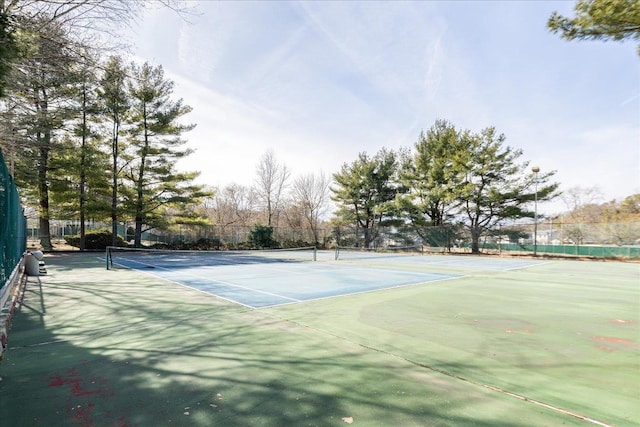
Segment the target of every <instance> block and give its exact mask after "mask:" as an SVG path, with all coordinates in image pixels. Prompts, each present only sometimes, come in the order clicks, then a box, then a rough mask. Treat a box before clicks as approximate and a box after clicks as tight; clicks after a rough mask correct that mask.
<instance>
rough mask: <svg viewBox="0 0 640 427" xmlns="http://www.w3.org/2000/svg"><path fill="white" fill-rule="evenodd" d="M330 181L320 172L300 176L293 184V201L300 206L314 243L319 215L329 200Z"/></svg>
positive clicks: (316, 237) (316, 240) (316, 238)
mask: <svg viewBox="0 0 640 427" xmlns="http://www.w3.org/2000/svg"><path fill="white" fill-rule="evenodd" d="M330 183H331V180H330V179H329V178H327V177H326V176H325V174H324V173H323V172H320V173H319V174H318V175H316V174H313V173H310V174H307V175H303V176H300V177H298V178H297V179H296V180H295V182H294V184H293V199H294V202H295V203H296V204H297V205H298V206H299V207H300V208H301V211H302V215H303V216H304V218H305V219H306V220H307V222H308V224H309V227H310V228H311V232H312V233H313V238H314V240H315V242H316V243H318V241H319V239H318V228H319V224H320V217H321V216H322V215H323V214H324V213H325V210H326V208H327V203H328V201H329V185H330Z"/></svg>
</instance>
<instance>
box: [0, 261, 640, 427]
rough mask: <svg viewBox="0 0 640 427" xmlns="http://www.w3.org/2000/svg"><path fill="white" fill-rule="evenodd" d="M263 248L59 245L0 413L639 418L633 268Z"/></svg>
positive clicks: (312, 418) (149, 419) (17, 334)
mask: <svg viewBox="0 0 640 427" xmlns="http://www.w3.org/2000/svg"><path fill="white" fill-rule="evenodd" d="M354 255H355V254H354ZM254 256H255V255H251V256H250V257H248V258H245V259H244V260H243V261H231V259H227V258H225V259H224V260H223V261H221V260H219V261H218V262H214V261H208V262H205V261H203V260H202V259H200V260H199V261H195V259H194V260H193V262H188V261H187V259H185V258H182V259H181V258H179V257H177V258H173V259H172V260H170V259H167V260H165V261H162V262H160V261H159V259H158V261H153V263H157V264H154V265H153V266H151V262H146V261H144V262H142V263H141V262H140V261H141V260H140V259H138V260H137V262H138V264H136V268H126V269H117V268H116V269H113V270H109V271H107V270H106V269H105V259H104V256H101V255H99V254H93V255H92V254H57V255H52V256H48V257H47V271H48V274H47V275H46V276H42V277H36V278H30V279H29V281H28V283H27V286H26V292H25V296H24V302H23V304H22V306H21V307H20V310H19V312H18V313H17V315H16V317H15V319H14V324H13V329H12V331H11V335H10V341H9V347H8V351H7V352H6V353H5V359H4V360H3V361H2V363H0V377H1V378H2V381H0V393H2V399H0V419H1V420H2V422H3V423H4V422H5V420H6V421H7V422H8V424H7V425H47V426H50V425H51V426H56V425H59V426H66V425H79V426H114V425H117V426H124V425H139V426H146V425H149V426H151V425H180V426H217V425H220V426H283V425H323V426H342V425H348V424H353V425H364V426H386V425H401V426H412V425H413V426H424V425H436V426H467V425H469V426H471V425H473V426H505V427H506V426H530V425H543V426H555V425H576V426H583V425H599V426H613V425H616V426H622V425H630V426H631V425H639V424H640V409H639V408H640V388H639V384H640V343H639V341H640V338H639V337H640V328H639V323H640V314H639V313H640V310H639V309H640V265H639V264H632V263H621V262H591V261H566V260H562V261H544V262H541V261H540V260H539V259H518V258H494V257H472V256H459V257H452V256H445V255H422V256H420V255H418V256H411V255H407V256H404V255H403V256H391V255H382V256H369V257H366V259H365V258H359V259H348V257H347V256H345V257H344V258H342V259H339V260H337V261H336V260H335V257H334V254H333V253H331V252H318V253H317V260H318V261H316V262H314V261H312V258H308V257H306V255H305V258H304V260H298V259H287V260H281V259H271V260H266V259H265V257H262V256H261V257H259V258H251V257H254ZM167 258H170V257H169V256H167ZM154 259H155V258H154ZM114 262H115V260H114ZM171 263H173V264H171ZM145 264H146V265H145ZM205 264H206V265H205ZM185 273H187V274H185ZM178 276H182V277H178ZM184 276H188V278H187V279H185V278H184ZM372 282H373V283H374V285H371V283H372ZM225 283H226V284H225ZM376 283H377V285H376ZM229 284H231V286H230V285H229ZM218 286H219V287H220V289H217V287H218ZM214 288H215V289H214ZM241 288H247V289H245V291H247V293H248V294H249V295H251V297H250V298H249V299H247V300H245V296H244V291H242V292H239V291H238V289H241ZM291 288H293V289H291ZM221 292H222V293H224V292H228V294H223V295H220V293H221ZM265 292H268V293H271V294H275V295H277V296H278V297H277V298H276V297H274V296H272V295H268V294H266V293H265ZM214 294H215V295H214ZM236 298H237V300H236ZM287 298H290V299H294V300H295V301H291V300H288V299H287ZM229 300H233V301H236V302H230V301H229ZM298 301H299V302H298ZM254 307H259V309H255V308H254Z"/></svg>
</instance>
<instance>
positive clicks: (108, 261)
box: [105, 246, 111, 270]
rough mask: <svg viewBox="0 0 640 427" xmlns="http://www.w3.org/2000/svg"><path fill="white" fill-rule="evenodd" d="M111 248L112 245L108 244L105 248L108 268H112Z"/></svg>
mask: <svg viewBox="0 0 640 427" xmlns="http://www.w3.org/2000/svg"><path fill="white" fill-rule="evenodd" d="M110 248H111V246H107V247H106V249H105V259H106V261H107V270H110V268H109V267H110V266H109V263H110V261H111V251H110V250H109V249H110Z"/></svg>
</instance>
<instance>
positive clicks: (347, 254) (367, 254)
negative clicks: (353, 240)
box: [335, 245, 424, 260]
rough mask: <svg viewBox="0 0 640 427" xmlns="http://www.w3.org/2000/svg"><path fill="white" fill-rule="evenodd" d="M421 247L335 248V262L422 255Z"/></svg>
mask: <svg viewBox="0 0 640 427" xmlns="http://www.w3.org/2000/svg"><path fill="white" fill-rule="evenodd" d="M423 253H424V249H423V247H422V245H415V246H389V247H386V248H354V247H347V246H336V252H335V259H336V260H357V259H371V258H387V257H397V256H407V255H422V254H423Z"/></svg>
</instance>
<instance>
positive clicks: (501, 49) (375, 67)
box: [127, 1, 640, 214]
mask: <svg viewBox="0 0 640 427" xmlns="http://www.w3.org/2000/svg"><path fill="white" fill-rule="evenodd" d="M189 5H190V6H192V7H193V8H194V9H195V10H196V12H195V13H194V14H191V15H189V16H187V17H186V19H184V18H183V17H180V16H179V15H177V14H176V13H175V12H173V11H171V10H169V9H166V8H164V9H162V8H156V9H152V10H147V11H145V13H144V14H143V15H141V16H140V18H139V19H138V21H137V23H136V24H135V25H134V28H133V32H132V33H131V34H130V35H128V36H127V38H128V39H129V42H130V43H131V44H132V46H133V48H132V52H133V54H134V55H135V57H137V58H138V59H139V60H143V61H148V62H150V63H151V64H153V65H162V66H163V68H164V71H165V75H166V77H167V78H169V79H171V80H173V81H174V83H175V87H174V93H173V96H174V97H175V98H176V99H177V98H182V99H183V100H184V102H185V104H187V105H189V106H191V107H192V108H193V111H192V112H191V113H190V114H189V115H188V117H187V119H186V120H187V121H189V122H190V123H196V124H197V126H196V128H195V129H194V130H193V131H191V132H189V133H187V134H185V135H184V138H185V139H186V140H187V141H188V143H187V144H188V147H190V148H193V149H195V150H196V151H195V153H194V154H193V155H191V156H189V158H187V159H184V160H181V161H180V162H179V163H178V165H177V167H178V168H179V169H181V170H188V171H199V172H200V173H201V174H200V177H199V178H198V179H197V182H198V183H200V184H206V185H209V186H215V187H224V186H226V185H229V184H231V183H236V184H241V185H246V186H250V185H252V184H253V183H254V182H255V178H256V167H257V165H258V163H259V161H260V159H261V157H262V156H263V155H264V154H265V153H266V152H267V151H269V150H271V151H273V153H274V155H275V158H276V159H277V160H278V161H279V162H280V163H282V164H285V165H286V166H287V167H288V168H289V169H290V170H291V171H292V176H293V177H296V176H300V175H304V174H308V173H319V172H321V171H322V172H324V173H325V174H326V175H329V176H330V175H332V174H333V173H335V172H338V171H339V170H340V168H341V166H342V165H343V164H345V163H351V162H353V161H354V160H355V159H356V158H357V156H358V154H359V153H361V152H366V153H368V154H370V155H373V154H375V153H376V152H378V151H379V150H380V149H382V148H383V147H386V148H389V149H399V148H412V147H413V146H414V144H415V142H416V141H417V140H418V138H419V135H420V132H421V131H426V130H428V129H429V128H430V127H431V126H432V125H433V124H434V122H435V121H436V120H438V119H444V120H448V121H450V122H451V123H453V124H454V125H455V126H456V127H457V128H459V129H468V130H471V131H473V132H480V131H481V130H482V129H484V128H487V127H495V128H496V130H497V131H498V132H499V133H503V134H504V135H505V137H506V141H505V144H506V145H508V146H510V147H513V148H516V149H521V150H522V151H523V154H522V156H521V157H520V161H522V162H524V161H527V162H530V165H537V166H539V167H540V171H541V172H546V171H556V173H555V175H554V177H553V178H552V179H553V181H555V182H559V183H560V185H561V189H564V190H566V189H570V188H574V187H582V188H591V187H597V188H598V189H599V190H600V193H601V194H602V199H601V200H600V201H602V202H604V201H609V200H612V199H617V200H619V201H620V200H622V199H623V198H624V197H626V196H628V195H631V194H634V193H638V192H640V97H639V94H640V56H638V54H637V53H636V49H637V47H636V45H635V44H634V43H631V42H599V41H572V42H568V41H566V40H564V39H562V38H560V36H559V35H557V34H552V33H550V32H549V31H548V30H547V28H546V22H547V20H548V18H549V16H550V15H551V14H552V12H553V11H558V12H560V13H561V14H563V15H569V16H572V15H573V5H574V2H573V1H561V2H555V1H494V2H483V1H470V2H466V1H434V2H428V1H420V2H409V1H393V2H391V1H390V2H384V1H381V2H373V1H348V2H337V1H335V2H334V1H327V2H323V1H316V2H284V1H274V2H268V1H263V2H240V1H233V2H218V1H203V2H189ZM539 209H540V212H542V213H544V212H545V211H546V213H549V214H551V213H558V212H561V211H564V210H566V205H565V204H564V203H561V202H560V200H558V201H556V202H553V203H547V204H543V203H541V204H540V206H539Z"/></svg>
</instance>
